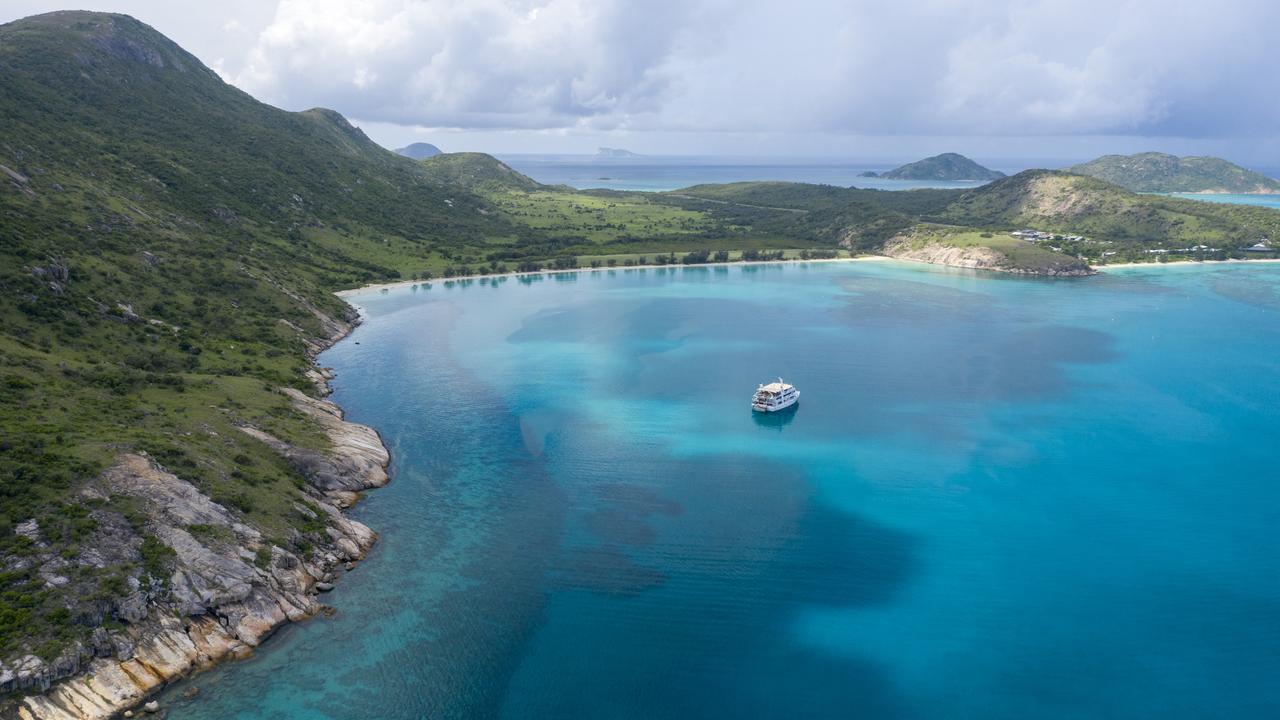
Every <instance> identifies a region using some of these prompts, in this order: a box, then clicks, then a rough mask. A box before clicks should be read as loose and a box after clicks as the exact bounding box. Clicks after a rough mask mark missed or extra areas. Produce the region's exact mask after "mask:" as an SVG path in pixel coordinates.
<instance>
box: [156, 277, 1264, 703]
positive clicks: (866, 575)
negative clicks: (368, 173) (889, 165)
mask: <svg viewBox="0 0 1280 720" xmlns="http://www.w3.org/2000/svg"><path fill="white" fill-rule="evenodd" d="M1278 270H1280V268H1278V267H1277V266H1276V265H1270V264H1268V265H1247V264H1223V265H1191V266H1176V267H1152V268H1130V269H1121V270H1109V271H1108V272H1106V273H1104V274H1102V275H1099V276H1095V277H1090V278H1080V279H1064V280H1045V279H1029V278H1014V277H1005V276H998V275H989V274H981V273H975V272H970V271H960V270H947V269H941V268H934V267H925V266H915V265H905V264H898V263H893V262H841V263H812V264H778V265H753V266H728V267H723V266H721V267H698V268H676V269H647V270H636V269H632V270H617V271H609V272H594V273H591V272H580V273H565V274H558V275H546V276H536V277H526V278H501V279H489V280H483V281H479V280H478V281H460V282H448V283H432V284H431V285H430V286H427V285H421V286H419V287H417V288H416V289H413V288H410V287H401V288H397V289H393V290H389V291H387V292H385V293H382V292H376V291H374V292H369V293H365V294H361V295H358V296H355V297H353V298H350V299H351V301H352V302H354V303H356V304H357V305H359V306H360V307H361V308H362V310H363V312H364V313H365V315H366V318H367V321H366V323H365V324H364V325H362V326H361V327H360V328H359V329H358V330H357V331H356V332H355V333H354V334H353V335H352V337H351V338H350V339H349V340H347V341H344V342H343V343H340V344H339V345H337V346H336V347H334V348H333V349H332V350H330V351H329V352H327V353H326V354H325V355H324V356H323V357H322V361H323V363H324V364H327V365H332V366H333V367H334V368H335V369H336V370H337V372H338V378H337V381H336V383H335V388H336V393H335V398H334V399H335V400H336V401H337V402H338V403H340V404H341V405H342V406H343V407H344V408H346V409H347V410H348V412H349V417H350V418H351V419H353V420H356V421H359V422H365V423H369V424H372V425H374V426H375V427H377V428H378V429H379V430H380V431H381V432H382V433H383V435H384V437H385V439H386V441H387V444H388V445H389V446H390V448H391V450H392V453H393V456H394V465H393V469H392V470H393V481H392V483H391V484H390V485H389V486H388V487H386V488H385V489H382V490H378V491H375V492H372V493H370V494H369V495H368V497H367V499H366V500H365V501H364V502H363V503H362V504H361V505H359V506H358V507H357V508H356V509H355V510H354V511H353V515H354V517H356V518H357V519H359V520H361V521H362V522H365V523H367V524H369V525H370V526H371V527H373V528H375V529H377V530H378V531H379V532H380V533H381V535H382V538H381V541H380V543H379V544H378V546H377V547H376V548H375V550H374V552H373V553H372V554H371V556H370V557H369V559H368V560H366V561H365V562H364V563H361V564H360V565H359V566H358V567H357V569H356V570H355V571H354V572H353V573H351V574H350V576H348V577H345V578H343V579H342V580H341V582H340V583H339V584H338V589H337V590H336V591H335V592H333V593H331V594H330V595H328V596H326V597H327V598H328V602H331V603H332V604H333V605H334V606H335V607H336V608H337V611H338V612H337V614H336V616H335V617H334V618H317V619H315V620H312V621H310V622H308V623H305V624H302V625H298V626H291V627H288V628H286V629H285V630H284V631H282V632H281V633H280V634H279V636H277V637H276V638H274V639H273V640H271V641H270V642H269V643H268V644H267V645H266V646H265V647H263V648H262V649H260V651H259V652H258V653H257V654H256V655H255V656H254V657H253V658H252V659H250V660H248V661H245V662H241V663H236V664H232V665H227V666H223V667H220V668H218V669H215V670H213V671H211V672H209V673H206V674H204V675H201V676H198V677H197V678H195V679H194V680H193V681H191V682H192V683H193V684H195V685H198V686H199V687H200V693H199V695H198V697H196V698H195V699H194V700H185V699H182V698H181V697H180V695H179V692H180V691H181V690H182V687H181V686H179V687H178V688H176V689H175V690H174V691H173V692H172V693H170V694H169V695H168V696H166V697H165V698H163V702H164V704H165V705H166V706H167V707H168V708H169V710H170V717H173V718H181V719H184V720H196V719H198V720H206V719H212V718H272V719H275V718H280V719H286V718H287V719H293V718H334V719H346V718H372V717H377V718H475V717H480V718H483V717H497V718H533V717H555V718H689V717H740V718H774V717H809V718H847V717H867V718H956V717H973V718H1027V717H1044V718H1078V717H1091V718H1132V717H1165V718H1201V717H1207V716H1217V717H1275V716H1277V714H1280V684H1277V683H1276V682H1275V679H1276V678H1277V677H1280V650H1278V648H1280V613H1278V612H1277V608H1280V544H1278V543H1277V540H1278V539H1280V538H1278V536H1277V527H1280V525H1278V521H1280V486H1278V485H1277V479H1280V456H1277V454H1276V451H1275V448H1276V447H1277V443H1276V441H1277V439H1280V437H1278V436H1280V430H1278V428H1280V271H1278ZM357 343H358V344H357ZM779 375H781V376H782V377H784V378H785V379H786V380H787V381H788V382H793V383H795V384H796V385H797V386H798V387H799V388H800V390H801V392H802V398H801V401H800V404H799V406H798V408H797V409H796V410H795V411H794V412H793V413H790V414H786V415H783V416H760V415H752V414H751V413H750V412H749V408H748V400H749V397H750V394H751V391H752V390H753V389H754V388H755V386H756V384H757V383H759V382H766V381H770V380H772V379H773V378H774V377H776V376H779Z"/></svg>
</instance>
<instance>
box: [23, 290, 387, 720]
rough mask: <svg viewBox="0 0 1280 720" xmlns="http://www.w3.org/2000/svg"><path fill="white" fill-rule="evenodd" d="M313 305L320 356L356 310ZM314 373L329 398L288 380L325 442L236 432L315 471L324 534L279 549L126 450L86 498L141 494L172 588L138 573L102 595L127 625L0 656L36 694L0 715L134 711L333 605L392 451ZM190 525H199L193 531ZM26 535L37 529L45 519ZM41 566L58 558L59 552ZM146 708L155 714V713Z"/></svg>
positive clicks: (127, 539) (110, 549) (123, 544)
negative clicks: (147, 582) (307, 546)
mask: <svg viewBox="0 0 1280 720" xmlns="http://www.w3.org/2000/svg"><path fill="white" fill-rule="evenodd" d="M316 314H317V316H318V317H319V318H320V319H321V321H322V324H323V325H324V328H325V331H326V334H327V336H326V337H324V338H319V339H310V340H308V341H307V343H306V345H307V355H308V357H309V358H311V359H312V360H314V358H315V356H316V355H317V354H318V353H319V352H321V351H322V350H324V349H326V348H328V347H330V346H332V345H333V344H334V343H336V342H337V341H339V340H341V339H342V338H343V337H345V336H346V335H347V334H348V333H350V332H351V330H352V329H353V328H354V327H355V325H356V324H357V323H358V322H359V319H358V317H357V316H355V315H354V314H351V315H350V316H349V317H348V318H347V319H345V320H335V319H332V318H328V317H326V316H323V315H322V314H321V313H319V312H318V311H317V312H316ZM308 377H310V379H311V380H312V381H313V382H315V383H316V386H317V388H318V390H319V395H320V398H315V397H311V396H309V395H307V394H305V393H302V392H299V391H298V390H295V389H292V388H285V389H282V390H281V392H284V393H285V394H286V395H288V396H289V398H290V404H291V405H292V407H293V408H294V409H295V410H296V411H298V412H300V413H302V414H304V415H307V416H309V417H310V418H312V420H313V421H314V422H315V423H316V424H317V425H318V426H319V427H320V428H321V429H322V430H323V432H324V433H325V435H326V436H327V437H328V439H329V448H328V449H327V451H325V452H318V451H316V450H310V449H306V448H299V447H295V446H292V445H290V444H288V443H286V442H284V441H282V440H280V439H278V438H276V437H273V436H272V435H270V434H268V433H267V432H265V431H264V430H262V429H260V428H255V427H250V426H243V427H240V430H241V431H242V432H244V433H246V434H248V435H250V436H252V437H254V438H257V439H258V440H261V441H262V442H264V443H265V444H267V445H268V446H269V447H271V448H272V449H273V450H274V451H275V452H277V453H278V454H280V455H281V456H282V457H284V458H285V459H287V460H288V461H289V463H290V464H291V465H293V467H294V468H296V469H297V470H298V471H299V472H300V473H301V475H302V476H303V477H304V478H305V479H306V481H307V482H306V486H305V487H304V492H305V493H306V495H307V496H308V502H307V503H299V504H297V506H296V507H295V509H296V510H297V511H298V512H300V513H304V514H306V515H307V516H308V517H310V518H311V519H312V520H315V521H317V522H320V523H322V524H323V527H324V538H325V539H323V540H322V541H321V542H320V543H317V544H313V546H312V547H311V552H310V553H308V554H307V555H306V557H303V556H302V555H303V553H301V552H299V551H297V549H296V548H292V549H289V548H284V547H280V546H279V545H276V544H272V543H271V542H269V541H268V540H267V539H266V538H265V537H264V536H263V535H262V533H261V532H259V531H258V530H257V529H255V528H253V527H250V526H249V525H246V524H245V523H243V522H241V521H240V520H239V519H238V518H237V516H236V514H235V513H233V512H231V511H230V510H228V509H227V508H226V507H224V506H222V505H220V504H218V503H216V502H214V501H213V500H212V499H210V498H209V497H208V496H206V495H204V494H202V493H201V492H200V491H199V490H198V489H197V488H196V487H195V486H193V485H192V484H191V483H189V482H188V481H186V480H184V479H182V478H180V477H178V476H177V475H175V474H173V473H171V472H169V471H168V470H167V469H166V468H164V467H163V466H161V465H160V464H159V463H157V462H156V461H155V459H154V458H151V457H148V456H147V455H146V454H145V453H142V452H137V453H134V452H126V453H122V454H121V455H119V456H117V458H116V461H115V463H114V464H113V465H112V466H111V467H110V468H108V469H107V470H106V471H105V472H103V473H102V474H101V475H100V476H99V477H97V478H95V479H94V480H93V481H91V482H90V483H88V484H87V486H86V487H84V488H82V489H81V491H80V492H81V493H82V494H84V495H85V496H86V497H88V498H94V497H98V498H106V497H108V496H114V497H121V496H123V497H126V498H132V499H135V500H136V501H137V503H136V504H137V507H138V508H139V510H140V512H141V514H142V515H143V516H144V523H145V529H146V532H147V533H148V534H149V535H151V536H153V537H154V538H156V539H158V540H159V541H160V542H161V543H163V544H164V545H165V546H167V547H168V548H171V549H172V551H173V553H174V560H173V573H172V575H171V577H170V579H169V582H168V584H167V587H163V588H161V587H147V586H143V585H142V584H141V583H139V582H138V581H137V579H134V580H132V581H131V585H130V586H129V587H128V588H127V591H126V593H125V594H123V595H122V596H121V597H117V598H110V599H107V600H104V607H103V612H102V614H103V616H104V617H111V618H113V619H115V620H118V621H119V622H118V625H119V627H118V628H117V629H114V630H108V629H107V627H105V626H99V627H98V628H97V630H95V631H94V633H93V636H92V639H91V641H90V642H89V643H88V644H87V645H86V644H84V643H78V644H77V645H76V646H74V647H72V648H70V649H68V650H67V651H65V652H64V653H62V655H60V656H59V657H58V658H56V659H55V660H54V661H53V662H45V661H43V660H41V659H40V658H38V657H36V656H34V655H27V656H25V657H21V658H17V659H10V660H9V661H8V662H6V663H0V692H15V691H17V692H22V691H32V690H38V691H39V694H32V695H28V696H26V697H23V698H21V699H20V700H18V701H17V703H16V704H15V705H12V706H10V707H0V714H3V715H4V717H17V718H21V720H101V719H105V718H111V717H117V716H119V715H120V714H122V713H124V714H126V715H128V714H131V713H132V711H131V709H132V708H135V707H138V706H139V705H142V704H143V703H144V702H145V701H146V700H147V699H148V698H149V697H150V696H151V695H153V694H154V693H156V692H157V691H159V690H160V689H161V688H163V687H165V686H166V685H168V684H170V683H172V682H173V681H175V680H177V679H179V678H183V677H186V676H188V675H190V674H191V673H193V672H196V671H198V670H202V669H205V668H207V667H209V666H211V665H213V664H215V663H217V662H219V661H221V660H225V659H236V658H242V657H245V656H247V655H248V654H249V653H251V652H252V649H253V648H254V647H256V646H257V645H259V644H260V643H262V642H263V641H264V640H265V639H266V638H267V637H268V636H270V635H271V633H272V632H274V631H275V630H276V629H277V628H279V627H280V626H282V625H284V624H285V623H287V622H297V621H300V620H304V619H306V618H308V617H311V616H313V615H316V614H319V613H324V612H327V611H329V609H328V608H327V606H325V605H324V604H323V603H321V602H320V601H319V599H318V598H317V595H318V593H321V592H326V591H328V590H331V589H333V583H334V582H335V581H336V580H337V576H338V574H339V571H341V570H344V569H345V570H351V569H353V568H354V564H355V563H356V562H358V561H359V560H361V559H363V558H364V556H365V554H366V553H367V552H368V551H369V549H370V548H371V547H372V546H373V544H374V542H375V541H376V540H377V534H376V533H375V532H374V531H373V530H371V529H370V528H368V527H366V526H365V525H363V524H361V523H358V522H356V521H354V520H350V519H348V518H347V517H345V516H344V515H343V513H342V510H343V509H345V508H347V507H350V506H351V505H352V504H354V503H355V502H357V500H358V499H359V495H360V493H361V492H362V491H364V490H367V489H371V488H377V487H382V486H383V485H385V484H386V483H387V481H388V476H387V471H386V468H387V466H388V464H389V462H390V455H389V453H388V451H387V449H386V447H385V446H384V445H383V443H382V440H381V438H380V437H379V436H378V434H377V432H376V431H375V430H373V429H372V428H369V427H367V426H364V425H359V424H357V423H352V422H348V421H346V420H345V419H343V414H342V410H341V409H340V408H339V407H338V406H337V405H335V404H334V403H332V402H330V401H328V400H325V399H323V398H324V397H325V396H327V395H328V394H329V386H328V381H329V380H330V379H332V377H333V376H332V373H331V372H330V371H329V370H328V369H325V368H315V369H313V370H311V371H309V372H308ZM98 521H99V522H98V525H99V530H98V531H97V532H98V533H99V534H101V535H102V537H100V538H95V540H96V542H94V543H91V544H90V547H91V548H92V549H91V550H89V551H88V552H96V553H99V554H104V555H108V556H109V555H112V554H116V555H128V556H136V555H137V554H138V552H139V546H140V545H141V544H142V540H141V538H140V537H139V536H138V535H137V534H136V533H135V532H133V530H132V529H131V528H130V526H129V525H128V524H127V523H124V522H122V521H121V520H119V519H112V518H109V517H106V516H105V514H104V517H102V518H98ZM195 528H199V529H200V530H201V532H200V533H198V534H193V529H195ZM19 530H20V531H21V528H19ZM31 534H32V536H33V537H38V528H32V529H31ZM286 544H287V543H286ZM104 559H105V560H110V559H113V558H111V557H107V558H104ZM77 560H81V559H77ZM44 561H45V562H46V564H48V565H56V564H57V562H58V561H57V559H56V558H52V557H51V558H48V559H44ZM43 569H44V566H42V572H43ZM112 624H113V625H117V623H112ZM148 705H149V707H148V708H146V709H147V710H152V709H154V708H153V707H150V704H148Z"/></svg>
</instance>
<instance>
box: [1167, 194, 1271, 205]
mask: <svg viewBox="0 0 1280 720" xmlns="http://www.w3.org/2000/svg"><path fill="white" fill-rule="evenodd" d="M1170 195H1172V196H1173V197H1178V198H1184V199H1187V200H1203V201H1205V202H1215V203H1226V204H1228V205H1261V206H1262V207H1270V208H1280V195H1236V194H1230V193H1225V194H1220V195H1207V194H1204V193H1170Z"/></svg>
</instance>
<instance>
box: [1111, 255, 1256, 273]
mask: <svg viewBox="0 0 1280 720" xmlns="http://www.w3.org/2000/svg"><path fill="white" fill-rule="evenodd" d="M1275 262H1280V258H1258V259H1257V260H1173V261H1171V262H1141V263H1115V264H1114V265H1094V266H1093V269H1094V270H1097V271H1099V272H1105V271H1107V270H1122V269H1124V268H1145V267H1174V266H1176V265H1226V264H1228V263H1250V264H1253V263H1275Z"/></svg>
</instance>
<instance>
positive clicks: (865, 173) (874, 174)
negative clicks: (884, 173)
mask: <svg viewBox="0 0 1280 720" xmlns="http://www.w3.org/2000/svg"><path fill="white" fill-rule="evenodd" d="M858 177H867V178H870V177H880V173H878V172H876V171H875V170H863V171H862V172H860V173H858Z"/></svg>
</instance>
